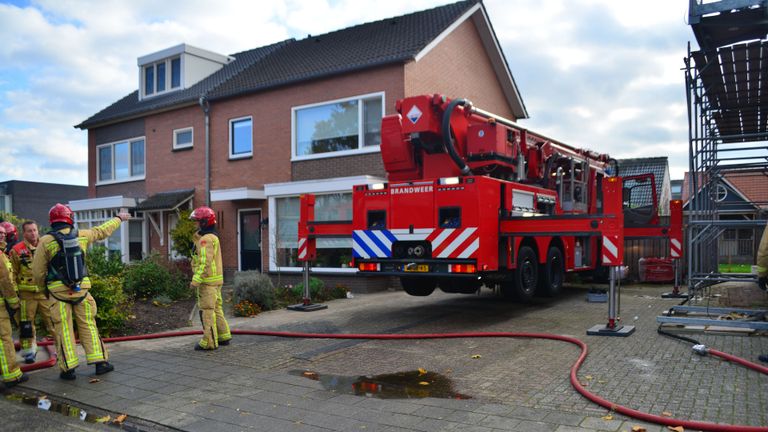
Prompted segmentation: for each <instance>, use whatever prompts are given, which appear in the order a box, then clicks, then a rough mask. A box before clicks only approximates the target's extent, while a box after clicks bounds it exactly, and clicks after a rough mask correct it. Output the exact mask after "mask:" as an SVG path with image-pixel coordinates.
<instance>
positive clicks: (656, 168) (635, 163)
mask: <svg viewBox="0 0 768 432" xmlns="http://www.w3.org/2000/svg"><path fill="white" fill-rule="evenodd" d="M618 162H619V175H620V176H621V177H628V176H633V175H639V174H648V173H650V174H653V177H654V182H655V183H656V199H657V200H659V199H661V188H662V186H663V185H664V174H665V173H666V172H667V170H668V169H669V168H668V161H667V157H666V156H661V157H649V158H634V159H619V160H618ZM625 185H626V186H630V187H631V186H633V184H632V182H628V183H625ZM651 198H652V193H651V188H649V187H637V188H635V189H634V190H633V191H632V204H633V205H636V206H645V205H650V204H651V203H652V199H651Z"/></svg>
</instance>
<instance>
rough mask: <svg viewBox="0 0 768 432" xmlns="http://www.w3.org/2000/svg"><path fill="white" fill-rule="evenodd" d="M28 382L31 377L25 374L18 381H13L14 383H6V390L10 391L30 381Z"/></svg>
mask: <svg viewBox="0 0 768 432" xmlns="http://www.w3.org/2000/svg"><path fill="white" fill-rule="evenodd" d="M28 380H29V375H27V374H25V373H23V374H21V376H20V377H19V378H18V379H16V380H13V381H6V383H5V388H7V389H8V388H11V387H16V386H17V385H19V384H21V383H23V382H26V381H28Z"/></svg>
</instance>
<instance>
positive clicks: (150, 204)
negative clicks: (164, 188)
mask: <svg viewBox="0 0 768 432" xmlns="http://www.w3.org/2000/svg"><path fill="white" fill-rule="evenodd" d="M194 195H195V190H194V189H181V190H175V191H168V192H160V193H156V194H154V195H152V196H150V197H149V198H147V199H145V200H144V201H142V202H140V203H139V204H138V205H137V206H136V210H140V211H151V210H174V209H176V208H177V207H178V206H180V205H181V204H184V203H185V202H186V201H189V200H190V199H192V197H193V196H194Z"/></svg>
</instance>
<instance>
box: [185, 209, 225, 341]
mask: <svg viewBox="0 0 768 432" xmlns="http://www.w3.org/2000/svg"><path fill="white" fill-rule="evenodd" d="M189 218H190V219H192V220H194V221H197V224H198V227H199V228H200V229H199V231H198V232H197V233H195V236H194V239H195V252H194V255H193V257H192V283H191V284H190V286H191V287H192V288H194V289H195V290H196V291H197V307H198V308H199V309H200V321H201V322H202V324H203V338H202V339H201V340H200V342H198V343H197V344H195V350H197V351H200V350H213V349H216V348H218V346H219V345H229V341H230V339H232V334H231V333H230V331H229V324H228V323H227V320H226V318H224V311H223V309H222V308H221V286H222V285H223V284H224V275H223V272H222V271H223V269H222V267H221V245H220V244H219V237H218V235H217V234H216V214H215V213H214V212H213V210H212V209H211V208H210V207H198V208H196V209H195V210H194V211H193V212H192V214H191V215H189Z"/></svg>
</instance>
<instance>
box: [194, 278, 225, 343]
mask: <svg viewBox="0 0 768 432" xmlns="http://www.w3.org/2000/svg"><path fill="white" fill-rule="evenodd" d="M221 303H222V301H221V284H206V283H203V284H201V285H200V286H198V287H197V307H198V308H199V309H200V321H201V322H202V323H203V338H202V339H201V340H200V342H199V345H200V347H202V348H204V349H216V348H218V346H219V342H224V341H228V340H230V339H232V333H230V331H229V323H227V319H226V318H224V310H223V309H222V308H221Z"/></svg>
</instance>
